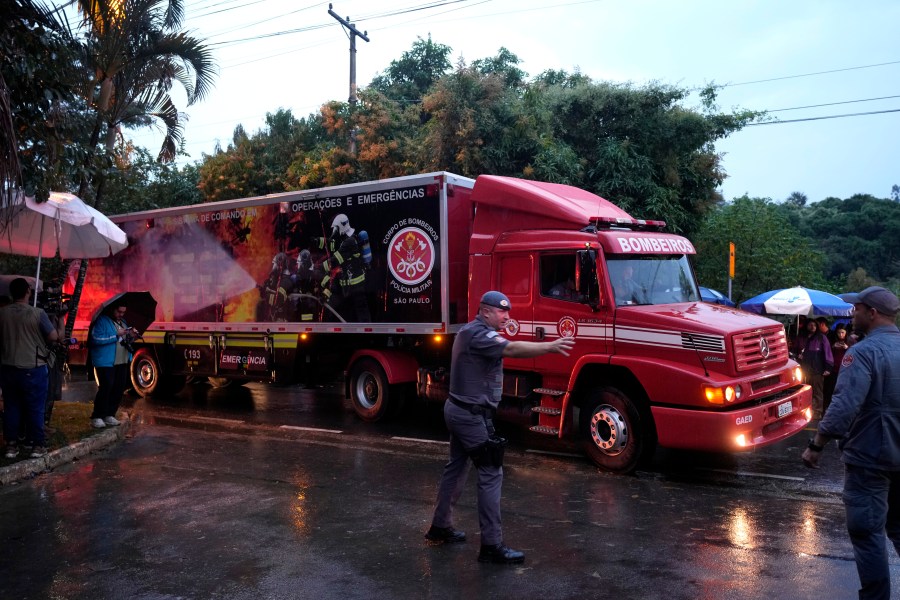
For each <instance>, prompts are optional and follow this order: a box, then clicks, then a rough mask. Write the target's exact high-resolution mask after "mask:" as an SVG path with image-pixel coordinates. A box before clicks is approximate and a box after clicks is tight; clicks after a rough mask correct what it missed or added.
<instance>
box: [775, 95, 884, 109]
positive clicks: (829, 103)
mask: <svg viewBox="0 0 900 600" xmlns="http://www.w3.org/2000/svg"><path fill="white" fill-rule="evenodd" d="M893 98H900V96H881V97H878V98H861V99H859V100H844V101H843V102H828V103H826V104H810V105H808V106H794V107H793V108H772V109H769V110H767V111H766V112H784V111H787V110H801V109H804V108H821V107H823V106H837V105H839V104H855V103H857V102H874V101H876V100H891V99H893Z"/></svg>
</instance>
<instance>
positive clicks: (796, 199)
mask: <svg viewBox="0 0 900 600" xmlns="http://www.w3.org/2000/svg"><path fill="white" fill-rule="evenodd" d="M807 200H809V198H808V197H807V195H806V194H804V193H803V192H791V195H790V196H788V197H787V200H785V202H786V203H787V204H793V205H794V206H797V207H799V208H803V207H804V206H806V202H807Z"/></svg>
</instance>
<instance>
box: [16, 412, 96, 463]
mask: <svg viewBox="0 0 900 600" xmlns="http://www.w3.org/2000/svg"><path fill="white" fill-rule="evenodd" d="M93 410H94V405H93V403H84V402H60V401H57V402H55V403H54V404H53V415H52V416H51V417H50V427H51V428H52V429H53V430H54V431H53V432H52V433H47V448H48V449H50V450H56V449H57V448H62V447H63V446H68V445H69V444H72V443H74V442H77V441H79V440H83V439H84V438H87V437H90V436H92V435H93V434H95V433H97V432H98V431H102V430H97V429H94V428H93V427H91V421H90V418H91V412H92V411H93ZM26 458H28V455H27V454H25V453H24V452H22V453H20V454H19V456H18V457H16V458H5V457H3V455H2V454H0V466H4V465H8V464H12V463H14V462H17V461H20V460H23V459H26Z"/></svg>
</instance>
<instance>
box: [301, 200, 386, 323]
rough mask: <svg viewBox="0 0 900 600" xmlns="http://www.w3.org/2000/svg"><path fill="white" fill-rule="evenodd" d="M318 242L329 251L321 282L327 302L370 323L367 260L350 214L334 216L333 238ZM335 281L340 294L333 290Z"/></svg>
mask: <svg viewBox="0 0 900 600" xmlns="http://www.w3.org/2000/svg"><path fill="white" fill-rule="evenodd" d="M361 233H362V232H360V234H361ZM367 237H368V236H367ZM315 242H316V244H317V246H318V249H319V250H325V251H326V252H327V254H328V258H327V259H326V260H325V262H323V263H322V269H323V270H324V271H325V272H326V275H325V277H324V278H323V279H322V281H321V282H320V284H319V285H320V287H321V289H322V294H323V295H324V296H325V298H326V301H327V302H328V303H329V304H335V305H336V307H337V309H338V312H339V313H341V314H343V315H346V317H350V318H349V319H348V320H350V321H356V322H359V323H368V322H370V321H371V320H372V315H371V313H370V311H369V301H368V298H367V297H366V263H365V261H364V260H363V253H362V249H361V248H360V242H359V234H357V232H356V230H355V229H353V228H352V227H350V220H349V219H348V218H347V215H343V214H341V215H338V216H336V217H335V218H334V221H332V223H331V237H328V238H316V239H315ZM333 280H336V281H337V284H338V286H339V290H337V292H338V295H336V294H335V291H336V290H333V289H332V287H333V286H332V283H333Z"/></svg>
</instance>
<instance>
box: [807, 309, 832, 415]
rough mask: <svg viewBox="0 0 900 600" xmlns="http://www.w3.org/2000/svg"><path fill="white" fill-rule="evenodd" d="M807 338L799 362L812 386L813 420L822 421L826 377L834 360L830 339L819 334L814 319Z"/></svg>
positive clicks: (808, 327)
mask: <svg viewBox="0 0 900 600" xmlns="http://www.w3.org/2000/svg"><path fill="white" fill-rule="evenodd" d="M805 337H806V339H805V340H804V341H803V349H802V350H801V351H800V356H799V362H800V367H801V368H802V369H803V376H804V378H805V379H806V381H807V383H809V384H810V385H811V386H812V394H813V405H812V409H813V419H821V418H822V413H823V412H824V409H825V377H826V376H827V375H828V374H829V373H830V372H831V369H832V368H833V367H834V358H833V357H832V355H831V344H830V343H829V342H828V338H827V337H825V336H824V335H822V334H821V333H819V327H818V324H817V323H816V322H815V321H814V320H813V319H809V320H808V321H807V322H806V336H805Z"/></svg>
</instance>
